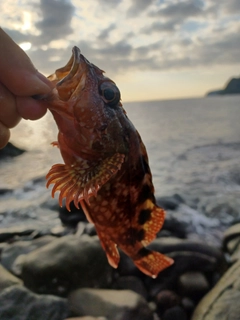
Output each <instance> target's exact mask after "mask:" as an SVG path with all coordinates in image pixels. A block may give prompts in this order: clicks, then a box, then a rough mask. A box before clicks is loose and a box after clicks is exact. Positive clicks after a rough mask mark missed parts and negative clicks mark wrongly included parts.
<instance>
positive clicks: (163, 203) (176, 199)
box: [157, 194, 185, 210]
mask: <svg viewBox="0 0 240 320" xmlns="http://www.w3.org/2000/svg"><path fill="white" fill-rule="evenodd" d="M181 203H185V201H184V199H183V198H182V197H181V196H180V195H178V194H174V195H173V196H169V197H167V196H166V197H158V198H157V204H158V205H159V206H160V207H161V208H163V209H165V210H176V209H177V208H178V206H179V204H181Z"/></svg>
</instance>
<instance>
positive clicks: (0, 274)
mask: <svg viewBox="0 0 240 320" xmlns="http://www.w3.org/2000/svg"><path fill="white" fill-rule="evenodd" d="M16 284H19V285H21V284H22V280H20V279H19V278H17V277H15V276H14V275H13V274H11V273H10V272H8V271H7V269H5V268H4V267H3V266H2V265H1V264H0V292H2V290H3V289H5V288H8V287H10V286H13V285H16Z"/></svg>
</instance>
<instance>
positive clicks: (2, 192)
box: [0, 188, 13, 196]
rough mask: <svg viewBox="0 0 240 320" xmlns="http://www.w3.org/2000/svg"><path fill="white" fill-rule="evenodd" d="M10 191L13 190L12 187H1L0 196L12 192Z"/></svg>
mask: <svg viewBox="0 0 240 320" xmlns="http://www.w3.org/2000/svg"><path fill="white" fill-rule="evenodd" d="M12 192H13V190H12V189H7V188H2V189H0V196H3V195H5V194H9V193H12Z"/></svg>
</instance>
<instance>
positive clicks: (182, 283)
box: [178, 271, 210, 301]
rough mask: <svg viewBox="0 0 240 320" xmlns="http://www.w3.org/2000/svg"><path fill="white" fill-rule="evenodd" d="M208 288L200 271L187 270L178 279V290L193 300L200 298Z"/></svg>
mask: <svg viewBox="0 0 240 320" xmlns="http://www.w3.org/2000/svg"><path fill="white" fill-rule="evenodd" d="M209 290H210V286H209V283H208V281H207V279H206V277H205V276H204V274H203V273H201V272H196V271H195V272H194V271H188V272H186V273H184V274H182V275H181V276H180V277H179V279H178V292H179V293H180V294H181V295H182V296H188V297H191V298H192V299H193V300H195V301H196V300H199V299H200V298H202V297H203V296H204V295H205V294H206V293H207V292H208V291H209Z"/></svg>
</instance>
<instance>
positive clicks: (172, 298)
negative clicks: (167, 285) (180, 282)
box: [155, 290, 181, 316]
mask: <svg viewBox="0 0 240 320" xmlns="http://www.w3.org/2000/svg"><path fill="white" fill-rule="evenodd" d="M180 301H181V299H180V296H179V295H177V294H176V293H175V292H174V291H171V290H162V291H160V292H159V293H158V294H157V296H156V298H155V302H156V305H157V313H158V314H159V315H160V316H161V315H163V313H164V312H165V311H166V310H167V309H170V308H172V307H175V306H177V305H179V304H180Z"/></svg>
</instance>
